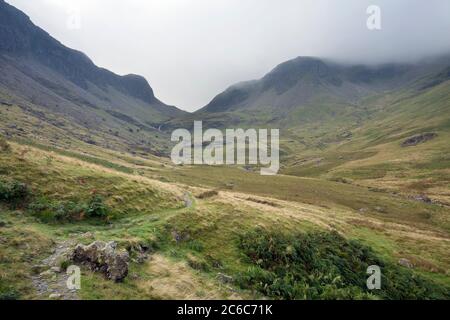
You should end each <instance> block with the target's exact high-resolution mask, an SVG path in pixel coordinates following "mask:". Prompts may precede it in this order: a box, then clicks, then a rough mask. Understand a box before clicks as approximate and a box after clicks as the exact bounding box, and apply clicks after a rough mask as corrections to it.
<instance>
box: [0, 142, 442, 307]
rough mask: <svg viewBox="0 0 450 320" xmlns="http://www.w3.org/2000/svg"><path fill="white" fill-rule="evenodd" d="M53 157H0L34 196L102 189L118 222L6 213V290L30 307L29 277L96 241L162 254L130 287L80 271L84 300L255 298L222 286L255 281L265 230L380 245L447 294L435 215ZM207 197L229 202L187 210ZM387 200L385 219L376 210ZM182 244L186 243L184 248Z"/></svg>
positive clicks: (294, 183) (154, 165)
mask: <svg viewBox="0 0 450 320" xmlns="http://www.w3.org/2000/svg"><path fill="white" fill-rule="evenodd" d="M55 151H57V150H54V151H48V150H42V148H41V149H38V148H35V147H31V146H29V145H23V144H13V154H1V156H0V169H1V173H0V174H1V176H2V177H9V178H15V179H18V180H22V181H25V182H27V183H29V184H30V185H31V186H32V190H33V191H34V193H43V194H45V195H46V196H47V197H50V198H55V199H69V198H73V197H76V198H80V197H81V198H84V197H88V196H89V195H90V193H91V192H92V190H93V189H95V190H96V191H97V192H99V193H101V194H103V195H104V196H105V197H106V199H107V203H108V204H109V205H110V206H111V208H112V209H113V210H115V211H117V212H119V213H120V214H119V216H118V218H117V219H116V220H114V221H112V225H98V224H92V223H88V222H75V223H67V224H43V223H40V222H39V221H38V220H36V219H35V218H34V217H32V216H30V214H29V213H28V212H26V211H23V210H17V211H11V210H9V209H7V208H4V207H3V209H1V211H2V214H1V220H2V221H4V222H6V226H5V227H2V228H1V229H0V231H1V234H2V239H3V240H2V242H1V243H0V255H1V257H2V263H1V264H0V275H1V278H0V279H1V283H2V286H3V288H5V287H6V288H8V290H9V289H11V287H12V289H14V290H16V291H17V292H18V293H19V294H20V296H21V297H22V298H36V293H35V291H34V289H33V287H32V285H31V281H30V279H29V277H30V276H31V274H32V270H30V266H32V265H34V264H39V261H40V260H41V259H42V258H44V257H46V256H48V255H49V254H50V251H51V249H52V248H53V247H54V246H55V243H58V242H60V241H63V240H67V239H76V241H79V242H83V243H88V242H91V241H92V239H86V238H85V237H84V236H83V233H85V232H92V233H93V235H94V238H95V239H100V240H117V241H119V244H120V245H121V246H122V247H126V246H130V245H133V244H136V243H147V244H148V243H150V244H152V245H153V246H154V247H155V250H156V253H155V254H154V255H153V256H152V259H151V260H150V261H148V262H147V263H145V264H143V265H139V264H136V263H132V264H131V274H130V276H129V277H128V278H127V279H126V281H125V282H124V283H122V284H114V283H111V282H108V281H106V280H104V279H103V278H102V276H100V275H97V274H92V273H90V272H88V271H87V270H83V282H82V287H83V289H82V291H81V292H80V296H81V298H86V299H102V298H246V297H247V298H248V297H255V294H253V293H250V292H243V291H241V290H238V289H236V288H234V289H233V290H230V288H229V286H230V285H228V284H223V283H221V282H220V281H218V280H217V278H216V275H217V273H218V272H221V273H226V274H230V275H233V276H234V275H237V274H238V273H240V272H243V271H245V270H246V269H247V267H248V265H247V263H248V262H247V261H246V259H245V258H244V257H243V255H242V252H240V251H239V250H238V248H237V239H238V236H239V235H240V234H243V233H244V232H246V231H248V230H252V229H253V228H255V227H257V226H259V227H262V228H265V229H267V230H281V229H282V230H286V231H292V232H295V231H299V230H301V231H308V230H322V229H326V230H331V229H335V230H338V231H339V232H341V233H343V234H345V235H346V236H347V237H350V238H354V239H359V240H361V241H363V242H364V243H366V244H369V245H371V246H372V247H373V248H374V249H375V250H376V251H377V252H378V253H380V254H381V255H382V256H384V257H386V259H389V260H391V261H393V262H396V261H397V260H398V259H399V258H401V257H407V258H409V259H410V260H412V261H414V262H415V264H416V265H417V272H419V273H421V274H423V275H425V276H427V277H430V278H433V279H434V280H436V281H439V282H440V283H446V284H449V285H450V283H449V278H448V274H447V273H448V270H449V268H450V261H449V260H448V259H447V255H446V252H448V250H449V249H450V237H449V234H448V231H447V230H448V229H447V228H445V227H443V226H445V225H446V224H445V223H447V225H448V221H447V220H446V219H448V212H447V211H442V210H441V209H439V208H438V207H434V206H426V205H424V204H420V203H416V202H412V201H408V200H399V199H397V198H392V197H390V196H388V195H379V194H377V193H373V192H371V191H369V190H368V189H367V188H362V187H357V186H348V185H343V184H337V183H333V182H327V181H321V180H316V179H300V178H295V177H286V176H280V177H277V178H275V179H273V180H264V179H263V178H262V177H260V176H259V175H257V174H252V173H245V172H244V171H242V170H241V169H238V168H227V169H226V174H224V171H223V170H222V168H210V167H207V168H201V170H200V168H188V167H182V168H178V170H174V168H171V167H170V164H168V163H164V162H163V161H160V162H158V161H155V160H148V159H145V158H139V157H131V156H124V155H121V157H117V156H113V155H112V153H111V152H110V151H108V150H104V149H100V148H98V149H97V150H96V157H102V158H105V161H106V163H120V164H121V165H122V166H124V167H128V168H129V170H130V172H132V173H127V172H128V170H127V172H124V170H118V169H117V168H116V167H111V166H108V165H106V166H105V165H104V163H103V164H102V163H98V162H96V161H90V160H91V159H90V158H80V157H75V158H74V157H71V156H68V155H67V154H66V153H64V152H55ZM247 175H248V176H247ZM163 177H164V179H163ZM158 179H159V180H166V179H169V180H170V182H169V183H166V182H160V181H158ZM231 182H232V183H233V185H231ZM184 183H189V185H190V186H189V187H188V186H186V184H184ZM201 185H203V186H207V187H208V188H211V187H217V188H219V189H222V191H220V192H219V194H218V195H217V196H213V197H212V198H207V199H198V198H196V199H195V200H194V205H193V206H192V207H190V208H184V206H183V201H182V198H183V194H184V193H185V192H189V193H190V194H192V197H195V196H198V195H199V194H201V193H202V192H204V190H205V189H204V188H201V187H199V186H201ZM231 188H232V190H231ZM294 188H295V189H294ZM293 190H295V191H294V192H292V191H293ZM243 192H245V193H243ZM324 195H326V197H324ZM380 197H382V198H380ZM324 199H326V200H324ZM380 199H382V202H383V204H385V205H386V206H387V208H388V212H389V213H388V214H384V213H383V214H382V213H379V212H377V211H375V210H374V207H375V206H377V205H380V204H379V201H380ZM360 206H367V207H370V208H371V210H369V211H368V212H367V213H365V214H364V215H361V213H359V212H357V211H356V210H355V208H358V207H360ZM353 207H354V208H353ZM422 210H430V211H432V212H433V219H426V220H420V219H419V218H417V219H419V220H417V221H415V219H416V217H415V215H416V214H418V212H421V211H422ZM407 214H408V215H410V216H408V218H407V219H406V218H405V215H407ZM418 217H419V215H418ZM406 220H408V222H409V223H406ZM441 221H444V222H445V223H442V222H441ZM411 222H414V223H411ZM443 229H447V230H443ZM174 232H176V233H178V234H181V235H185V236H186V240H185V241H182V242H180V243H176V241H174V239H173V233H174ZM35 239H38V241H34V240H35ZM30 249H31V250H30ZM2 290H3V289H2ZM256 297H258V295H256ZM44 298H45V297H44Z"/></svg>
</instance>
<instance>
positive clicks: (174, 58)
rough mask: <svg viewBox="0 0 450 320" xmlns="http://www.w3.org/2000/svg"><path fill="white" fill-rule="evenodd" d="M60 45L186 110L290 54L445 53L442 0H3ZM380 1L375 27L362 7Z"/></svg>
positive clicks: (447, 22) (374, 57) (449, 6)
mask: <svg viewBox="0 0 450 320" xmlns="http://www.w3.org/2000/svg"><path fill="white" fill-rule="evenodd" d="M7 2H8V3H10V4H12V5H14V6H16V7H17V8H19V9H20V10H22V11H24V12H25V13H26V14H28V15H29V16H30V18H31V19H32V21H33V22H34V23H35V24H37V25H38V26H40V27H41V28H43V29H45V30H46V31H47V32H49V33H50V34H51V35H52V36H54V37H55V38H56V39H58V40H59V41H61V42H62V43H63V44H65V45H67V46H69V47H71V48H74V49H77V50H80V51H83V52H84V53H86V54H87V55H88V56H89V57H90V58H91V59H92V60H93V61H94V62H95V63H96V64H97V65H99V66H101V67H104V68H107V69H110V70H111V71H113V72H116V73H118V74H129V73H135V74H140V75H142V76H144V77H145V78H147V80H148V81H149V83H150V85H151V86H152V88H153V89H154V91H155V94H156V96H157V97H158V98H159V99H161V100H162V101H164V102H165V103H167V104H170V105H176V106H177V107H179V108H182V109H184V110H187V111H194V110H196V109H198V108H201V107H203V106H204V105H206V104H207V103H208V102H209V101H210V100H211V99H212V98H213V97H214V96H215V95H216V94H218V93H219V92H221V91H223V90H224V89H225V88H226V87H228V86H229V85H231V84H233V83H236V82H240V81H243V80H250V79H255V78H260V77H262V76H263V75H264V74H265V73H267V72H268V71H270V70H271V69H272V68H273V67H275V66H276V65H277V64H279V63H281V62H283V61H286V60H289V59H292V58H294V57H297V56H316V57H322V58H327V59H331V60H336V61H341V62H345V63H366V64H379V63H386V62H414V61H416V60H418V59H421V58H425V57H429V56H433V55H439V54H445V53H450V36H449V32H450V1H448V0H428V1H423V0H378V1H375V0H371V1H366V0H347V1H345V2H344V1H334V0H281V1H275V0H245V1H242V0H190V1H188V0H150V1H149V0H129V1H123V0H33V1H29V0H7ZM344 3H345V5H344ZM370 5H377V6H379V8H380V9H381V30H369V29H368V27H367V19H368V18H369V15H368V14H367V12H366V10H367V8H368V7H369V6H370Z"/></svg>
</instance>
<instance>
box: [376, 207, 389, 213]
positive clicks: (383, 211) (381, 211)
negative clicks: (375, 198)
mask: <svg viewBox="0 0 450 320" xmlns="http://www.w3.org/2000/svg"><path fill="white" fill-rule="evenodd" d="M375 211H377V212H379V213H386V209H385V208H383V207H375Z"/></svg>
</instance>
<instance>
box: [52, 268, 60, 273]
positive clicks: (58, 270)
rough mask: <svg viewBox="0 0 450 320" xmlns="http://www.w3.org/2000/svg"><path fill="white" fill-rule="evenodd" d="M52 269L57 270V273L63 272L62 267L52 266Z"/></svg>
mask: <svg viewBox="0 0 450 320" xmlns="http://www.w3.org/2000/svg"><path fill="white" fill-rule="evenodd" d="M50 270H51V271H53V272H55V273H61V268H60V267H51V268H50Z"/></svg>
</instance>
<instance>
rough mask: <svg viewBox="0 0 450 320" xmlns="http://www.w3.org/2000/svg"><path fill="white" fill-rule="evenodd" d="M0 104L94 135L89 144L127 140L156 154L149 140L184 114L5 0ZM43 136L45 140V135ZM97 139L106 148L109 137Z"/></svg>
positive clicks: (0, 19) (0, 12)
mask: <svg viewBox="0 0 450 320" xmlns="http://www.w3.org/2000/svg"><path fill="white" fill-rule="evenodd" d="M0 103H2V104H3V105H13V106H17V107H18V108H19V109H20V111H21V113H23V114H26V115H28V116H31V117H37V118H38V120H39V121H42V122H44V123H45V122H47V123H48V119H47V118H51V117H52V116H54V117H56V118H60V119H63V120H62V122H64V120H68V122H69V123H70V124H71V125H73V126H77V127H79V128H82V129H83V130H84V131H85V135H86V136H93V137H92V138H85V139H84V140H89V141H91V142H95V141H96V137H98V136H100V137H101V136H104V135H108V136H115V138H114V137H109V138H107V139H111V140H117V137H121V136H122V139H120V140H121V143H122V144H128V145H129V146H132V145H136V144H138V145H141V147H144V148H148V149H154V150H153V151H157V150H155V149H157V148H156V147H154V146H151V145H150V146H149V145H148V141H149V140H150V141H151V142H154V141H155V140H156V141H157V139H155V135H157V132H158V127H159V125H160V124H161V123H163V122H165V121H167V120H169V119H171V118H173V117H176V116H181V115H183V114H184V112H182V111H180V110H178V109H176V108H175V107H171V106H167V105H165V104H164V103H162V102H161V101H159V100H158V99H157V98H156V97H155V95H154V93H153V90H152V88H151V87H150V85H149V84H148V83H147V81H146V80H145V79H144V78H142V77H140V76H137V75H127V76H118V75H116V74H114V73H112V72H110V71H108V70H106V69H102V68H99V67H97V66H96V65H95V64H94V63H93V62H92V61H91V60H90V59H89V58H88V57H87V56H86V55H84V54H83V53H81V52H78V51H75V50H72V49H69V48H67V47H65V46H64V45H62V44H61V43H60V42H58V41H57V40H55V39H54V38H52V37H51V36H50V35H49V34H48V33H46V32H45V31H44V30H42V29H40V28H39V27H37V26H35V25H34V24H33V23H32V22H31V20H30V19H29V18H28V17H27V16H26V15H25V14H23V13H22V12H20V11H19V10H17V9H16V8H14V7H12V6H10V5H8V4H7V3H5V2H4V1H3V0H1V1H0ZM10 125H11V124H10ZM53 125H55V124H54V123H53ZM61 128H62V129H63V130H65V129H66V127H64V126H61ZM23 129H24V130H25V129H26V128H23ZM130 130H132V131H144V133H143V134H141V135H140V137H139V138H134V139H133V138H132V137H127V135H128V136H129V133H126V131H130ZM25 131H26V132H27V133H28V132H29V130H25ZM75 131H76V130H75ZM41 132H42V135H43V136H45V132H46V131H45V130H41ZM97 140H99V141H98V142H99V143H103V142H102V141H103V140H105V138H99V139H97ZM133 140H134V141H133ZM142 141H144V142H142Z"/></svg>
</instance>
